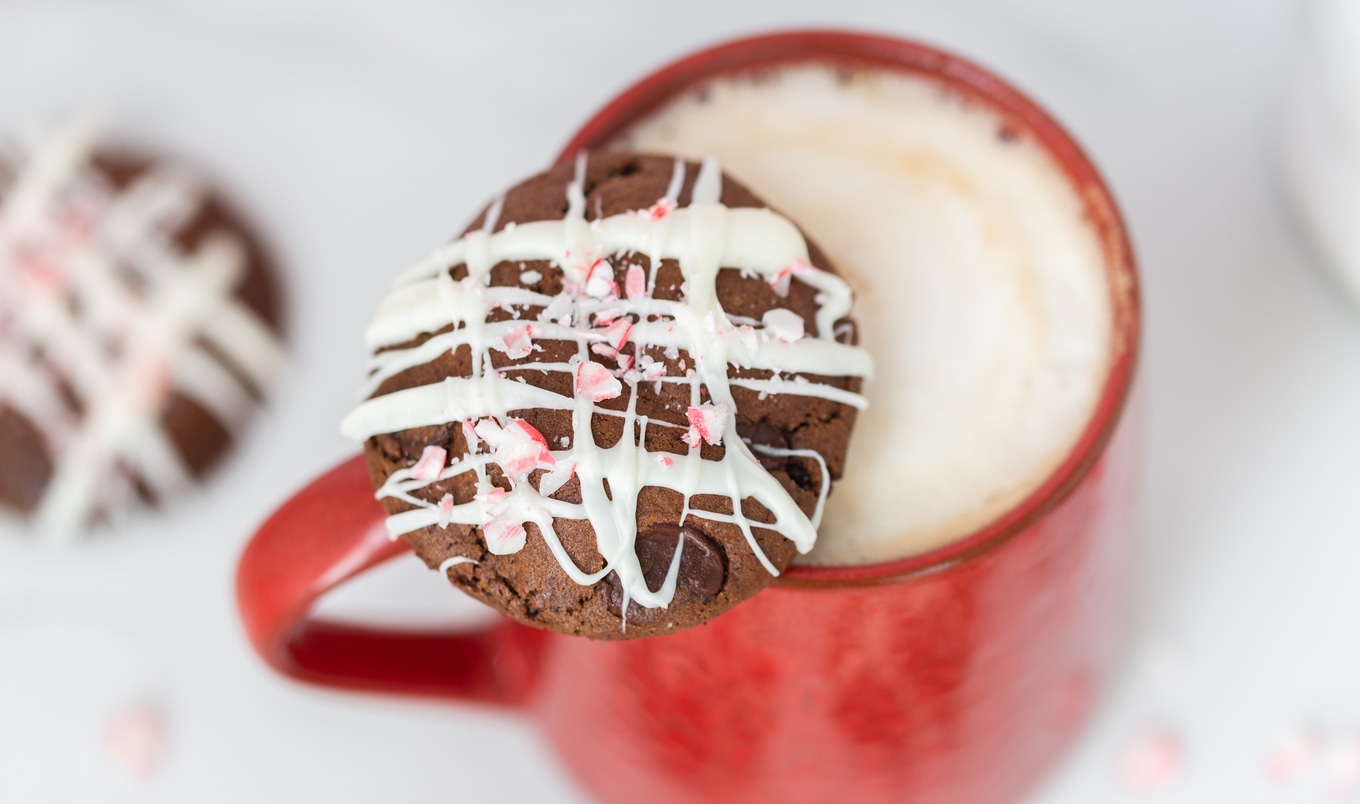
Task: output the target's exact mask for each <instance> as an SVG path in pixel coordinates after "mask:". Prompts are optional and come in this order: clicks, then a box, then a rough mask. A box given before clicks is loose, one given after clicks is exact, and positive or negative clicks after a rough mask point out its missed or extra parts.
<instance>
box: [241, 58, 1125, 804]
mask: <svg viewBox="0 0 1360 804" xmlns="http://www.w3.org/2000/svg"><path fill="white" fill-rule="evenodd" d="M808 60H820V61H831V62H834V63H837V64H846V65H862V66H870V67H874V68H877V69H891V70H905V71H911V72H915V73H920V74H924V75H927V76H931V77H934V78H936V79H938V80H941V81H943V82H945V83H947V84H948V85H949V86H950V87H951V88H952V89H954V90H955V91H957V92H959V93H961V94H963V95H965V96H967V97H970V98H972V99H974V100H975V101H977V102H981V103H986V104H987V105H989V106H991V107H993V108H995V109H997V110H998V111H999V112H1000V113H1001V114H1002V115H1003V116H1004V117H1005V118H1006V120H1007V122H1008V124H1009V125H1010V126H1011V127H1012V128H1014V129H1015V130H1016V131H1017V132H1018V133H1020V134H1021V135H1022V136H1030V137H1033V138H1035V139H1036V140H1038V141H1039V142H1041V143H1043V144H1044V145H1045V146H1046V147H1047V148H1048V149H1049V150H1050V151H1051V152H1052V153H1053V155H1054V157H1055V159H1056V160H1057V162H1058V163H1059V164H1060V165H1061V167H1062V168H1063V170H1064V171H1066V172H1067V174H1068V176H1069V177H1070V178H1071V180H1072V181H1073V183H1074V185H1075V186H1076V187H1077V188H1078V189H1079V190H1080V192H1081V194H1082V196H1083V198H1084V199H1085V200H1086V203H1087V211H1088V214H1089V215H1090V217H1091V220H1092V221H1093V222H1094V224H1095V225H1096V227H1097V228H1098V230H1099V231H1100V233H1101V235H1102V237H1103V240H1104V244H1105V250H1106V257H1107V260H1108V265H1109V271H1110V277H1111V283H1110V284H1111V287H1112V292H1111V302H1110V303H1111V307H1112V309H1113V310H1114V314H1115V321H1116V339H1115V340H1116V343H1115V354H1114V356H1113V361H1112V367H1111V372H1110V377H1109V380H1108V381H1107V384H1106V388H1105V391H1104V394H1103V395H1102V398H1101V401H1100V404H1099V406H1098V408H1097V411H1096V413H1095V415H1094V416H1093V418H1092V421H1091V423H1090V425H1089V426H1088V428H1087V430H1086V432H1085V433H1084V434H1083V436H1082V438H1081V439H1080V441H1079V443H1078V445H1077V447H1076V448H1075V449H1074V451H1073V453H1072V455H1071V456H1069V458H1068V459H1067V460H1066V461H1065V462H1064V463H1063V464H1062V465H1061V466H1060V467H1058V468H1057V469H1056V470H1055V471H1054V473H1053V475H1052V476H1051V477H1049V478H1048V479H1047V480H1046V481H1045V483H1044V484H1043V485H1042V486H1041V487H1040V488H1039V489H1037V490H1036V491H1035V492H1034V494H1032V495H1031V496H1030V497H1029V498H1027V499H1025V500H1024V501H1022V502H1021V503H1020V504H1019V505H1017V506H1016V507H1015V508H1014V509H1013V510H1011V511H1009V512H1007V513H1006V514H1005V515H1003V516H1002V517H1000V518H998V519H997V520H996V521H995V522H993V523H991V524H989V525H988V526H986V527H984V528H982V529H981V530H979V531H978V532H977V533H974V534H971V535H969V536H968V537H966V538H964V539H961V540H959V541H958V542H955V543H954V544H951V545H949V546H947V547H945V548H942V549H940V550H936V551H933V552H931V553H928V554H925V555H922V556H915V557H912V558H908V559H904V560H902V561H896V562H889V563H886V564H875V565H870V566H863V567H853V568H842V569H828V568H795V569H793V570H790V571H789V572H788V573H787V574H786V575H785V577H784V578H781V579H780V580H779V581H778V582H777V583H776V585H775V586H774V587H772V588H771V589H768V590H766V591H765V592H763V593H761V594H760V595H758V596H757V597H756V598H754V599H753V600H751V601H749V602H747V603H745V604H743V605H741V606H739V607H737V608H736V609H734V610H732V611H731V612H729V613H727V614H725V615H723V616H721V617H719V618H717V619H716V620H714V621H712V622H711V623H709V624H708V625H706V626H702V627H699V628H693V629H690V630H688V631H684V632H682V633H679V634H676V635H674V636H670V637H665V638H660V639H646V640H637V641H631V642H612V643H604V642H590V641H587V640H581V639H574V638H569V637H562V636H559V635H555V634H546V633H542V632H537V631H533V630H532V629H528V628H525V627H523V626H520V625H517V624H515V623H511V622H509V621H504V622H502V623H499V624H497V625H495V626H493V627H491V628H490V629H488V630H486V631H484V632H481V633H476V634H443V633H384V632H375V631H371V630H366V629H359V628H354V627H351V626H345V625H342V624H338V623H328V622H324V621H316V620H311V619H309V618H308V616H307V612H308V610H309V608H310V607H311V605H312V603H313V601H314V600H315V598H316V597H317V596H319V595H320V594H322V593H323V592H325V590H327V589H329V588H332V587H334V586H335V585H337V584H339V583H342V582H343V581H344V580H346V579H348V578H350V577H352V576H354V575H355V574H357V573H359V572H362V571H363V570H364V569H367V568H368V567H371V566H373V565H374V564H376V563H379V562H381V561H384V560H386V559H387V558H390V557H391V556H392V555H395V554H396V553H398V552H401V551H402V550H403V549H404V547H403V545H402V544H401V543H393V542H391V541H389V540H388V539H387V537H386V535H385V534H384V533H383V530H382V518H383V513H382V509H381V508H380V507H379V506H378V504H377V503H376V502H374V500H373V496H372V492H371V486H370V485H369V482H368V477H367V474H366V472H365V470H364V465H363V461H362V459H361V458H354V459H352V460H350V461H348V462H346V463H345V464H342V465H341V466H339V467H337V468H336V469H334V470H332V471H331V472H330V473H328V474H327V475H324V476H323V477H321V478H319V479H318V480H317V481H315V482H314V483H312V484H311V485H310V486H308V487H307V488H305V489H303V491H302V492H300V493H299V494H298V495H297V496H295V497H293V498H292V499H291V500H290V501H289V502H287V503H286V504H285V505H284V506H283V507H282V508H281V509H280V510H279V511H278V512H276V513H275V514H274V515H273V516H272V517H271V518H270V519H269V521H267V522H266V523H265V524H264V525H263V526H262V527H261V528H260V530H259V532H257V533H256V535H255V537H254V539H253V540H252V542H251V544H250V545H249V547H247V549H246V552H245V554H244V555H243V556H242V559H241V566H240V569H239V573H238V578H237V592H238V596H239V601H240V607H241V615H242V619H243V621H244V623H245V626H246V631H247V633H248V634H249V636H250V639H251V641H252V643H253V644H254V646H255V648H256V649H257V650H258V651H259V652H260V655H261V656H262V657H264V659H265V660H266V661H268V662H269V663H270V664H271V665H272V666H273V667H275V668H276V669H277V670H279V671H280V672H282V673H284V674H286V675H289V676H292V677H294V678H298V679H301V680H305V681H310V682H314V683H321V684H328V685H333V686H341V687H348V688H356V689H366V690H376V691H384V692H394V693H403V694H414V695H421V696H429V697H443V698H455V699H459V700H468V701H478V702H483V703H498V704H507V705H512V706H515V707H519V708H522V709H524V710H525V711H527V712H529V713H530V714H531V715H532V716H534V717H536V718H537V719H538V720H539V722H540V723H541V725H542V727H543V728H544V729H545V731H546V733H547V735H548V737H549V739H550V740H551V741H552V743H553V745H554V746H555V747H556V748H557V750H558V751H559V752H560V753H561V755H562V756H563V757H564V758H565V760H566V762H567V766H568V767H569V768H571V770H572V771H573V772H574V773H575V774H576V775H577V777H578V778H579V779H580V781H581V782H582V783H583V784H584V785H585V786H586V787H587V788H589V789H590V790H591V791H592V792H593V793H595V794H596V795H597V796H599V797H600V798H602V799H603V800H606V801H633V800H646V801H651V802H685V801H696V802H698V801H705V802H707V801H763V800H777V801H832V800H836V801H841V800H850V801H857V802H867V801H893V802H916V801H920V802H945V803H946V804H947V803H948V802H968V803H969V804H986V802H1004V801H1014V800H1016V799H1017V798H1019V797H1021V796H1022V795H1023V794H1024V793H1025V792H1026V791H1028V790H1029V789H1030V788H1031V787H1032V786H1033V785H1034V784H1035V782H1036V781H1037V780H1038V779H1039V778H1040V777H1041V776H1042V774H1043V773H1044V772H1045V771H1046V770H1047V769H1048V768H1049V767H1050V766H1051V764H1052V763H1053V762H1054V760H1055V759H1056V758H1057V757H1058V756H1059V755H1060V754H1061V752H1062V750H1063V749H1064V748H1065V746H1066V745H1067V744H1068V743H1069V742H1070V740H1071V738H1072V736H1073V734H1074V733H1075V731H1076V729H1077V728H1078V726H1079V725H1080V723H1081V721H1082V720H1083V718H1084V715H1085V713H1086V711H1087V709H1088V706H1089V703H1090V701H1091V700H1092V697H1093V696H1094V694H1095V692H1096V691H1097V689H1098V687H1099V684H1100V682H1101V680H1102V679H1103V677H1104V675H1105V671H1106V669H1107V667H1108V664H1109V662H1110V659H1111V656H1112V652H1113V649H1114V645H1115V643H1116V638H1117V635H1118V632H1119V630H1120V626H1121V625H1122V618H1121V611H1122V603H1121V601H1122V600H1123V598H1124V586H1125V584H1124V581H1125V575H1126V569H1127V564H1128V561H1127V558H1128V551H1129V547H1130V542H1131V538H1130V537H1131V528H1132V521H1133V507H1134V501H1133V492H1134V486H1135V480H1136V474H1137V471H1136V470H1137V467H1138V464H1139V460H1138V459H1139V449H1138V447H1139V444H1140V441H1141V439H1140V434H1139V433H1138V432H1137V424H1138V422H1137V421H1136V420H1135V421H1130V420H1129V417H1127V416H1122V415H1121V414H1122V413H1123V409H1124V407H1125V403H1126V401H1127V400H1128V398H1129V391H1130V385H1131V382H1132V377H1133V370H1134V365H1135V362H1136V361H1135V358H1136V353H1137V346H1138V341H1139V326H1140V323H1139V322H1140V319H1139V310H1138V292H1137V287H1138V284H1137V276H1136V273H1135V270H1134V264H1133V258H1132V255H1131V253H1130V250H1129V246H1128V242H1127V239H1126V235H1125V231H1124V228H1123V225H1122V223H1121V222H1120V220H1119V216H1118V213H1117V211H1116V209H1115V205H1114V202H1113V200H1112V199H1111V198H1110V195H1109V193H1108V190H1107V189H1106V188H1105V186H1104V184H1103V183H1102V182H1101V181H1100V178H1099V176H1098V175H1097V174H1096V172H1095V169H1094V168H1093V167H1092V166H1091V164H1090V163H1089V161H1087V159H1086V158H1085V156H1084V155H1083V154H1082V153H1081V151H1080V149H1079V148H1078V147H1077V146H1076V145H1075V144H1074V143H1073V142H1072V141H1071V140H1070V139H1069V138H1068V137H1067V135H1066V134H1065V133H1064V132H1063V131H1062V129H1061V128H1060V127H1059V126H1058V125H1057V124H1056V123H1054V122H1053V121H1052V120H1051V119H1050V118H1049V117H1047V116H1046V115H1045V114H1044V113H1043V112H1042V111H1040V110H1039V109H1038V108H1037V107H1035V106H1034V105H1033V104H1032V103H1031V102H1030V101H1028V100H1027V99H1026V98H1025V97H1024V96H1023V95H1021V94H1020V93H1019V92H1017V91H1016V90H1014V89H1012V88H1010V87H1009V86H1008V85H1006V84H1005V83H1004V82H1002V81H1000V80H999V79H997V78H995V77H994V76H992V75H991V74H989V73H987V72H986V71H984V70H982V69H981V68H978V67H976V66H973V65H971V64H969V63H967V62H965V61H962V60H960V59H957V58H956V57H953V56H950V55H947V54H944V53H942V52H940V51H937V50H934V49H932V48H929V47H925V46H922V45H918V44H914V43H911V42H904V41H901V40H894V39H885V38H882V37H873V36H865V35H859V34H849V33H836V32H801V33H791V34H777V35H773V36H764V37H756V38H753V39H746V40H741V41H738V42H733V43H730V44H726V45H722V46H719V47H717V48H714V49H712V50H708V51H704V52H702V53H698V54H695V55H693V56H690V57H687V58H685V59H682V60H680V61H678V62H676V63H674V64H672V65H670V66H669V67H666V68H664V69H662V70H661V71H659V72H658V73H656V74H654V75H652V76H650V77H648V78H646V79H644V80H643V81H641V82H639V83H638V84H637V85H635V86H634V87H632V88H630V89H628V90H626V91H625V92H623V93H622V94H621V95H620V96H619V97H618V99H617V100H615V101H614V102H612V103H611V104H609V105H608V106H607V107H606V108H605V109H604V110H603V111H601V112H600V113H599V114H598V115H597V116H596V117H595V118H593V119H592V120H591V121H590V122H589V123H587V124H586V125H585V126H584V127H583V128H582V130H581V132H580V133H579V134H578V135H577V136H576V137H575V138H574V139H573V140H572V143H571V144H570V145H569V146H568V148H567V149H566V151H564V155H570V154H572V153H574V152H575V151H576V150H578V149H580V148H583V147H597V146H600V145H603V144H605V143H607V142H608V141H609V140H611V139H612V138H613V137H615V136H617V134H618V133H620V132H622V131H623V130H625V129H626V128H627V127H628V126H629V125H631V124H632V123H634V122H636V121H637V120H638V119H639V118H640V117H642V116H645V115H646V114H647V113H648V112H650V111H652V110H654V109H656V108H657V107H658V106H660V105H661V104H663V103H664V102H665V101H666V100H668V99H670V98H672V97H674V96H675V95H676V94H677V93H680V92H683V91H685V90H687V89H688V88H691V87H693V86H694V85H695V84H696V83H698V82H702V81H703V80H705V79H707V78H711V77H714V76H716V75H721V74H728V73H732V72H741V71H747V70H758V69H764V68H768V67H773V66H778V65H781V64H787V63H790V62H795V61H808ZM1121 422H1122V423H1121Z"/></svg>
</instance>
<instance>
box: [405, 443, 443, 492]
mask: <svg viewBox="0 0 1360 804" xmlns="http://www.w3.org/2000/svg"><path fill="white" fill-rule="evenodd" d="M448 458H449V453H448V451H447V450H445V449H444V448H443V447H435V446H430V447H426V448H425V451H424V452H422V453H421V454H420V460H418V461H416V465H415V466H412V467H411V477H413V478H415V479H416V480H423V481H425V482H426V483H429V482H430V481H432V480H438V479H439V475H440V473H441V472H443V471H444V462H445V461H447V460H448Z"/></svg>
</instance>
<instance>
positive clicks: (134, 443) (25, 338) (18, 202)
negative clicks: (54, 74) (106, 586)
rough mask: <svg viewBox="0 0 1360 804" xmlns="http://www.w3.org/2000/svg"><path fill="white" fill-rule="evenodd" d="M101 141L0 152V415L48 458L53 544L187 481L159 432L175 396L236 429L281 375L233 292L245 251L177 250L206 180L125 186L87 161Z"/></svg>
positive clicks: (277, 358) (256, 323) (46, 522)
mask: <svg viewBox="0 0 1360 804" xmlns="http://www.w3.org/2000/svg"><path fill="white" fill-rule="evenodd" d="M94 141H95V131H94V130H93V128H92V127H89V126H73V127H69V128H66V129H64V130H62V131H60V132H58V133H57V134H56V135H55V136H52V137H49V138H47V139H46V140H44V141H42V142H40V143H38V144H37V145H36V146H35V147H33V148H28V149H20V152H19V153H17V154H15V155H14V158H13V159H9V158H6V157H7V156H9V155H8V154H0V165H3V166H4V167H6V168H7V169H8V168H12V169H13V171H14V172H13V174H12V175H11V177H10V178H11V180H10V182H9V184H8V186H7V188H6V189H5V190H4V196H3V202H2V203H0V405H3V406H9V407H11V408H13V409H14V410H16V411H17V412H18V413H19V414H21V415H22V416H23V417H24V418H26V419H27V420H28V421H30V422H31V423H32V425H33V426H34V427H35V428H36V429H37V431H38V432H39V434H40V435H41V436H42V438H43V439H44V441H45V442H46V446H47V450H48V452H49V454H50V455H51V456H52V460H53V473H52V477H51V479H50V481H49V482H48V484H47V487H46V488H45V490H44V492H43V496H42V499H41V501H40V503H39V505H38V509H37V511H36V512H35V520H36V522H37V524H38V527H39V530H41V531H43V532H45V533H48V534H51V536H52V537H54V538H64V537H69V536H70V535H72V534H74V533H75V532H77V531H78V530H79V528H80V527H81V526H82V525H83V524H84V523H85V522H86V521H87V520H88V519H89V518H90V517H91V515H92V514H93V513H94V512H95V511H102V512H104V513H105V514H106V515H109V516H116V515H117V514H118V513H119V512H120V510H121V509H122V508H123V507H125V505H126V504H127V503H128V502H130V498H131V497H132V496H133V493H134V492H133V485H132V479H133V477H134V476H135V477H136V478H138V479H140V480H141V481H142V482H143V483H145V484H146V485H147V486H148V487H149V488H150V489H151V491H153V492H154V493H155V494H156V495H157V496H158V497H164V496H166V495H170V494H173V493H174V492H176V491H178V490H180V489H182V488H183V487H184V486H185V485H187V484H188V482H189V479H190V476H189V470H188V467H187V466H186V465H185V463H184V459H183V458H182V456H181V455H180V454H179V451H178V449H177V448H176V446H175V444H174V443H173V442H172V441H171V439H170V436H169V434H168V433H167V432H166V431H165V430H164V429H163V428H162V426H161V424H160V417H161V414H162V413H163V411H164V407H165V404H166V402H167V400H168V398H169V395H170V393H171V392H178V393H180V394H182V395H184V396H185V397H187V398H190V399H192V400H194V401H196V402H198V403H199V404H200V405H202V407H203V408H204V409H205V410H207V411H208V412H209V413H210V414H211V415H212V416H213V417H214V418H215V419H217V420H218V421H219V422H220V423H221V424H222V425H223V426H224V427H227V428H229V429H230V428H232V427H233V426H234V425H236V424H237V423H238V422H239V421H240V420H241V419H242V417H243V416H244V415H245V414H246V413H247V412H248V411H249V410H250V409H251V407H252V406H253V405H254V401H253V399H252V396H251V391H255V392H257V393H258V392H260V391H262V390H263V389H265V388H267V387H269V386H270V385H271V384H272V382H273V380H274V378H275V376H276V375H277V374H278V372H279V370H280V369H281V367H282V365H283V352H282V348H281V346H280V344H279V342H278V339H277V337H276V335H275V334H274V333H273V332H272V331H271V330H270V328H269V326H268V325H267V324H266V323H265V322H264V321H262V320H261V319H260V318H259V317H258V316H257V315H256V314H255V313H254V312H253V311H252V310H251V309H249V308H248V307H246V306H244V305H243V304H241V303H240V302H239V301H237V300H236V299H235V298H234V297H233V294H234V292H235V290H236V288H237V286H238V285H239V283H240V282H241V280H242V279H243V278H244V276H245V268H246V265H245V251H244V248H243V246H242V244H241V243H240V241H239V240H237V239H236V238H235V237H233V236H231V235H229V234H227V233H226V232H223V231H216V232H212V233H210V234H209V235H208V236H207V237H205V238H204V240H203V241H202V242H201V244H200V245H199V246H198V247H197V248H196V249H195V250H194V251H193V252H191V253H181V251H180V249H179V248H178V246H177V245H176V244H175V243H174V236H175V233H176V232H177V231H178V230H179V229H180V228H181V227H182V226H183V225H185V224H186V223H188V222H189V221H190V220H191V219H192V218H193V216H194V215H195V214H196V213H197V211H198V210H199V208H200V206H201V203H202V198H203V195H204V192H203V189H202V187H201V186H200V183H199V181H198V179H197V177H195V176H194V175H192V174H191V173H189V172H188V171H186V170H184V169H182V168H180V167H176V166H168V167H154V168H151V169H148V170H146V171H145V172H143V173H142V174H141V175H139V176H138V177H137V178H136V179H135V180H134V181H133V183H132V184H131V185H129V186H127V187H126V188H123V189H121V190H119V189H118V188H115V187H113V186H112V185H111V184H110V183H109V181H108V180H107V179H106V178H105V177H104V176H103V174H102V173H100V171H98V170H97V169H95V168H94V167H93V166H92V164H91V153H92V149H93V145H94ZM242 378H244V380H243V379H242ZM245 382H248V383H249V385H250V388H249V389H247V388H246V387H245ZM63 385H64V386H65V389H67V390H69V392H70V393H71V394H73V395H74V396H75V397H76V399H77V400H78V402H79V405H80V408H81V410H80V411H79V412H77V411H76V410H74V409H72V406H71V405H70V404H69V403H68V402H67V401H66V399H65V398H64V395H63Z"/></svg>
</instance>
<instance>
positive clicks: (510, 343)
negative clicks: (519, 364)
mask: <svg viewBox="0 0 1360 804" xmlns="http://www.w3.org/2000/svg"><path fill="white" fill-rule="evenodd" d="M536 334H538V332H537V330H536V329H535V328H534V325H533V324H523V325H521V326H518V327H515V328H513V329H511V330H510V331H509V332H506V333H505V335H504V336H503V337H502V338H501V351H503V352H505V356H506V357H508V358H510V359H511V360H519V359H521V358H525V357H528V356H529V354H530V353H531V352H533V351H534V349H535V346H534V335H536ZM538 348H541V347H538Z"/></svg>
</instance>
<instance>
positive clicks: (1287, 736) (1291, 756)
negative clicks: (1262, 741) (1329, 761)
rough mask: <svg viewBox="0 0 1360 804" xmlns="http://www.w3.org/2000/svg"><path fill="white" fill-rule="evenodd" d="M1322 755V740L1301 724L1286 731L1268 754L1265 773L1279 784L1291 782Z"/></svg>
mask: <svg viewBox="0 0 1360 804" xmlns="http://www.w3.org/2000/svg"><path fill="white" fill-rule="evenodd" d="M1321 755H1322V740H1321V739H1320V738H1319V737H1318V735H1317V734H1316V733H1314V732H1313V730H1312V729H1308V728H1304V727H1301V726H1298V727H1294V728H1291V729H1289V730H1288V731H1286V732H1285V733H1284V734H1282V735H1280V737H1279V738H1278V739H1277V740H1276V741H1275V744H1274V745H1272V746H1271V748H1270V751H1269V752H1268V753H1267V754H1266V759H1265V768H1264V770H1265V774H1266V776H1267V778H1269V779H1270V780H1271V781H1273V782H1276V783H1278V784H1289V783H1290V782H1292V781H1294V780H1295V779H1296V778H1298V777H1299V775H1300V774H1302V773H1303V772H1304V771H1305V770H1307V768H1308V767H1309V766H1310V765H1312V764H1313V763H1315V762H1316V761H1317V760H1318V758H1319V757H1320V756H1321Z"/></svg>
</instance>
